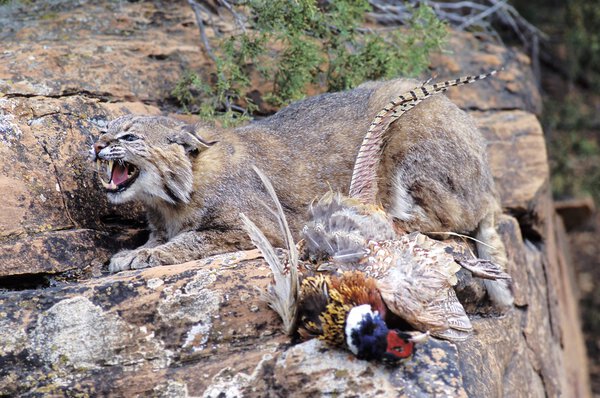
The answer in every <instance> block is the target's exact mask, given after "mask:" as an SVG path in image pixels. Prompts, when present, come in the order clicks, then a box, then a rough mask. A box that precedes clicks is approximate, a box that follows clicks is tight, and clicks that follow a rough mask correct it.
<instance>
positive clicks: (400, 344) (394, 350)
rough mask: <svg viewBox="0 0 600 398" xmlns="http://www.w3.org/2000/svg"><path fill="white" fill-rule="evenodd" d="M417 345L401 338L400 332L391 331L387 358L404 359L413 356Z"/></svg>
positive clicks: (388, 339)
mask: <svg viewBox="0 0 600 398" xmlns="http://www.w3.org/2000/svg"><path fill="white" fill-rule="evenodd" d="M414 348H415V343H413V342H412V341H409V340H408V339H406V338H404V337H402V336H400V334H399V333H398V331H396V330H390V331H389V332H388V335H387V350H386V354H387V356H391V357H392V358H397V359H404V358H408V357H410V356H411V355H412V354H413V351H414Z"/></svg>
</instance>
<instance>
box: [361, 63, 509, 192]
mask: <svg viewBox="0 0 600 398" xmlns="http://www.w3.org/2000/svg"><path fill="white" fill-rule="evenodd" d="M496 73H497V71H496V70H493V71H490V72H488V73H484V74H481V75H477V76H464V77H459V78H458V79H454V80H447V81H445V82H442V83H435V84H423V85H422V86H420V87H415V88H414V89H413V90H410V91H408V92H406V93H403V94H401V95H399V96H398V97H396V98H395V99H393V100H392V101H390V102H389V103H388V104H387V105H386V106H385V107H384V108H383V110H382V111H381V112H379V113H378V114H377V116H375V118H374V119H373V121H372V122H371V125H370V127H369V130H368V131H367V134H366V135H365V138H364V139H363V142H362V144H361V146H360V149H359V151H358V155H357V156H356V162H355V165H354V170H353V173H352V181H351V183H350V197H352V198H357V199H360V200H361V201H362V202H363V203H375V197H376V195H377V169H378V166H379V162H380V160H381V150H382V148H383V144H384V142H385V132H386V131H387V129H388V127H389V125H390V124H392V123H393V122H394V121H396V120H397V119H398V118H399V117H401V116H402V115H403V114H404V113H406V112H407V111H409V110H410V109H412V108H414V107H415V106H417V105H418V104H419V103H420V102H421V101H423V100H425V99H427V98H429V97H431V96H433V95H435V94H438V93H443V92H444V91H446V90H448V88H450V87H453V86H462V85H464V84H470V83H473V82H476V81H477V80H482V79H485V78H487V77H489V76H493V75H495V74H496Z"/></svg>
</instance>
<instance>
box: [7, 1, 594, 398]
mask: <svg viewBox="0 0 600 398" xmlns="http://www.w3.org/2000/svg"><path fill="white" fill-rule="evenodd" d="M92 15H93V17H92ZM0 24H1V25H2V26H3V30H2V31H0V40H2V44H3V52H2V53H1V54H0V60H1V62H0V192H1V197H2V206H0V342H1V343H0V395H1V396H17V395H25V396H63V395H71V396H73V395H89V396H98V395H112V396H136V395H139V396H165V397H184V396H206V397H217V396H218V397H222V396H226V397H233V396H249V397H253V396H256V397H264V396H320V395H337V396H377V395H378V396H408V397H420V396H431V395H434V396H473V397H496V396H507V397H512V396H527V397H538V396H539V397H543V396H583V397H586V396H589V381H588V380H587V373H586V365H585V352H584V349H583V345H582V339H581V332H580V329H579V322H578V315H577V304H576V300H575V294H574V292H573V281H572V270H571V269H570V268H569V261H568V258H567V257H566V254H565V253H567V252H568V250H567V248H566V247H565V245H566V241H565V236H564V231H563V229H562V224H561V223H560V221H559V220H558V219H557V217H556V215H555V213H554V207H553V202H552V200H551V198H550V196H549V192H548V166H547V159H546V152H545V146H544V138H543V133H542V130H541V127H540V125H539V123H538V121H537V119H536V117H535V115H536V114H538V113H539V111H540V106H541V104H540V98H539V93H538V92H537V90H536V89H535V86H534V83H533V81H534V80H533V78H532V75H531V71H530V70H529V68H528V65H529V60H528V59H527V57H525V56H523V55H521V54H519V53H518V52H515V51H514V50H510V49H505V48H503V47H500V46H497V45H495V44H493V43H491V42H488V41H485V40H481V39H478V38H475V37H474V36H470V35H468V34H464V33H455V34H453V35H452V37H451V40H450V47H451V48H452V55H447V54H445V55H440V56H438V57H437V59H436V61H435V65H434V69H435V71H436V73H437V75H438V76H439V77H440V78H444V77H448V76H456V75H463V74H469V73H479V72H481V71H485V70H489V69H493V68H498V67H502V66H504V67H505V70H504V72H502V73H501V74H499V75H498V76H497V78H494V79H490V80H486V81H483V82H480V83H478V84H476V85H472V86H468V87H464V89H460V90H454V91H450V92H449V96H450V97H451V98H452V99H453V100H454V101H456V102H457V103H458V104H459V105H460V106H462V107H463V108H465V109H467V110H469V111H470V112H471V114H472V115H473V116H474V117H475V118H476V120H477V122H478V123H479V125H480V127H481V129H482V132H483V133H484V135H485V136H486V138H487V139H488V141H489V143H490V145H489V158H490V163H491V165H492V169H493V173H494V177H495V179H496V181H497V183H498V191H499V194H500V197H501V199H502V204H503V207H504V209H505V211H506V213H507V214H508V215H506V216H504V217H503V218H502V220H501V223H500V230H501V233H502V238H503V240H504V242H505V244H506V246H507V249H508V254H509V258H510V260H511V261H510V265H509V270H508V271H509V273H510V274H511V275H512V276H513V279H514V283H513V289H514V293H515V308H513V309H512V310H511V311H510V312H509V313H508V314H506V315H505V316H504V317H496V316H493V315H490V314H489V313H488V312H487V310H486V309H485V308H481V307H480V306H478V305H477V303H476V302H475V300H476V299H477V298H478V297H481V295H482V294H483V291H482V290H477V286H476V285H475V286H474V287H470V286H471V285H469V284H468V283H462V284H461V286H459V289H458V293H459V295H460V297H461V299H462V300H463V301H465V306H466V308H467V309H468V310H469V311H470V312H471V317H472V321H473V325H474V328H475V333H474V335H473V337H472V338H471V339H469V340H468V341H466V342H464V343H460V344H453V343H449V342H445V341H440V340H436V339H430V341H429V342H427V343H426V344H424V345H421V346H419V347H418V350H417V353H416V354H415V356H414V358H411V359H409V360H408V361H406V362H405V363H403V364H402V365H401V366H400V367H398V368H389V367H386V366H384V365H382V364H378V363H369V362H364V361H360V360H357V359H355V358H354V357H352V356H350V355H349V354H348V353H347V352H343V351H340V350H336V349H332V348H329V347H326V346H324V345H323V344H322V343H320V342H319V341H309V342H304V343H301V344H293V343H296V342H292V341H291V340H290V339H289V338H288V337H287V336H284V335H283V334H282V333H281V332H280V330H279V328H280V322H279V320H278V319H277V316H276V315H275V314H274V313H273V312H272V311H271V310H269V309H268V308H267V307H266V305H265V304H264V303H263V302H262V301H261V300H260V299H259V294H258V291H257V290H256V289H255V287H258V288H259V289H264V287H265V286H266V284H267V283H268V281H269V271H268V269H267V267H266V265H265V264H264V262H263V261H262V260H259V259H254V260H243V261H242V257H243V256H242V257H240V256H241V255H238V257H236V256H235V255H229V256H226V257H225V258H224V259H223V257H220V258H217V259H205V260H201V261H196V262H191V263H186V264H179V265H174V266H168V267H158V268H153V269H147V270H142V271H131V272H123V273H120V274H117V275H112V276H106V275H104V276H102V275H100V271H101V266H102V264H103V263H105V262H106V261H107V260H108V258H109V256H110V255H111V254H112V253H114V252H116V251H117V250H119V249H120V248H121V247H122V246H135V245H137V244H139V242H140V241H141V240H143V239H144V236H143V233H139V232H138V233H136V232H135V231H134V232H131V231H130V228H132V227H133V228H134V229H135V228H141V227H143V216H142V215H141V213H140V211H139V208H137V207H135V206H118V207H116V206H111V205H110V204H108V203H107V202H106V199H105V197H104V195H102V193H101V191H100V190H99V189H97V188H98V187H97V181H96V179H95V178H94V175H93V174H94V173H93V170H91V167H90V166H91V165H90V164H89V163H88V161H87V159H86V156H87V155H86V152H87V150H88V147H89V145H90V144H91V143H92V142H93V139H94V137H95V136H97V134H98V133H99V129H100V128H102V127H104V126H105V124H106V122H107V120H108V119H109V118H112V117H115V116H117V115H121V114H124V113H129V112H133V113H144V114H159V113H161V109H159V106H160V105H162V103H161V101H162V100H164V98H165V97H166V96H167V95H168V92H169V91H170V89H171V88H172V87H173V86H174V84H175V82H176V81H177V79H178V78H179V76H180V74H181V72H182V71H183V70H185V69H187V68H200V67H201V66H202V64H203V63H204V62H205V61H206V60H205V59H204V58H203V57H202V54H201V50H200V47H199V39H198V32H197V29H196V27H195V25H194V17H193V13H192V12H191V10H190V9H189V7H188V5H187V3H186V2H184V1H181V2H172V3H169V4H168V7H167V6H165V5H162V6H158V5H156V4H154V3H149V2H134V3H129V2H117V3H110V2H96V1H78V2H71V1H52V2H33V3H31V4H30V3H27V4H26V3H22V2H12V3H11V5H10V6H0ZM4 26H7V28H4ZM459 166H460V165H452V167H459ZM244 256H248V253H246V254H244ZM250 257H252V255H250ZM86 270H89V271H86ZM50 274H55V276H57V278H54V279H51V280H50V282H51V283H49V284H48V283H46V284H44V286H43V288H39V289H28V290H16V289H15V287H18V286H15V283H17V282H15V280H16V279H15V278H27V277H30V276H36V275H42V276H44V275H50ZM93 275H96V277H91V276H93ZM465 277H466V278H468V275H467V276H465ZM21 280H22V279H21ZM21 287H24V286H23V285H21ZM2 289H4V290H2ZM6 289H11V290H6Z"/></svg>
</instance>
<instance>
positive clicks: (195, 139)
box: [169, 126, 217, 155]
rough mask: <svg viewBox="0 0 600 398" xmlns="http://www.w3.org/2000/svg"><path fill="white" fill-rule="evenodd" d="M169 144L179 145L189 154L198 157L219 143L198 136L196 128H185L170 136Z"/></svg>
mask: <svg viewBox="0 0 600 398" xmlns="http://www.w3.org/2000/svg"><path fill="white" fill-rule="evenodd" d="M169 142H171V143H173V144H179V145H181V146H182V147H183V149H185V152H186V153H187V154H191V155H196V154H198V153H200V152H202V151H203V150H205V149H206V148H208V147H210V146H212V145H214V144H216V143H217V141H210V142H209V141H206V140H204V139H202V137H200V136H198V135H197V134H196V131H195V129H194V126H184V127H182V128H180V129H178V130H177V131H174V132H173V134H172V135H171V136H169Z"/></svg>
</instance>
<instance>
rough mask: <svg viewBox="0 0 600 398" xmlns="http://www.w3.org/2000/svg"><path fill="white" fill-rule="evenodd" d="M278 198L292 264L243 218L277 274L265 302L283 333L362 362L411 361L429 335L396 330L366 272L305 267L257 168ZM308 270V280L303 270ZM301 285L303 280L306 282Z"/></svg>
mask: <svg viewBox="0 0 600 398" xmlns="http://www.w3.org/2000/svg"><path fill="white" fill-rule="evenodd" d="M254 170H255V171H256V173H257V174H258V175H259V176H260V178H261V180H262V181H263V184H264V185H265V187H266V188H267V192H269V194H270V196H271V197H272V199H273V201H274V203H275V207H276V211H274V212H273V214H274V215H275V216H276V217H277V220H278V222H279V225H280V228H281V230H282V233H283V236H284V237H285V240H286V245H287V249H288V251H287V253H288V254H287V259H286V261H282V260H281V258H280V257H279V256H278V255H277V253H276V251H275V249H274V248H273V246H272V245H271V243H270V242H269V241H268V239H267V238H266V237H265V236H264V234H263V233H262V231H261V230H260V229H259V228H258V227H257V226H256V225H255V224H254V223H253V222H252V221H251V220H250V219H248V217H246V216H245V215H244V214H243V213H240V218H241V220H242V224H243V226H244V229H245V230H246V232H247V233H248V235H249V236H250V238H251V240H252V242H253V243H254V245H255V246H256V247H257V248H258V249H259V250H260V251H261V252H262V254H263V257H264V258H265V260H266V261H267V263H268V264H269V266H270V268H271V271H272V273H273V279H274V283H272V284H270V285H269V287H268V288H267V291H266V292H265V293H264V295H263V298H264V300H265V301H266V302H267V303H268V304H269V306H270V307H271V308H272V309H273V310H274V311H275V312H277V313H278V314H279V316H280V317H281V319H282V321H283V330H284V332H285V333H287V334H288V335H295V334H296V333H297V334H298V335H299V336H300V338H302V339H304V340H307V339H310V338H314V337H316V338H319V339H321V340H323V341H325V342H327V343H328V344H331V345H333V346H338V347H345V348H347V349H348V350H349V351H351V352H352V353H353V354H354V355H356V357H357V358H359V359H377V360H382V361H385V362H387V363H390V364H396V363H398V362H400V361H401V360H403V359H405V358H408V357H410V356H411V355H412V354H413V352H414V348H415V347H414V345H415V343H418V342H421V341H424V340H425V339H426V338H427V337H428V333H419V332H403V331H400V330H397V329H390V328H388V326H387V323H386V317H387V316H388V315H389V314H388V313H387V310H386V306H385V304H384V303H383V300H382V298H381V295H380V293H379V291H378V289H377V287H376V281H375V280H374V279H373V278H369V277H367V276H366V275H365V274H363V273H361V272H348V273H343V274H341V275H340V276H337V275H328V274H322V273H317V274H315V275H311V272H310V271H309V267H306V265H307V264H303V263H301V261H300V260H299V254H298V250H297V247H296V245H295V244H294V241H293V238H292V234H291V232H290V229H289V227H288V224H287V221H286V218H285V215H284V213H283V209H282V207H281V204H280V203H279V200H278V198H277V195H276V193H275V190H274V189H273V186H272V185H271V183H270V181H269V180H268V178H267V177H266V176H265V175H264V174H263V173H262V171H260V170H258V169H256V168H254ZM300 266H302V267H303V268H304V271H305V272H304V275H300V274H299V268H300ZM300 280H302V281H301V282H300Z"/></svg>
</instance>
